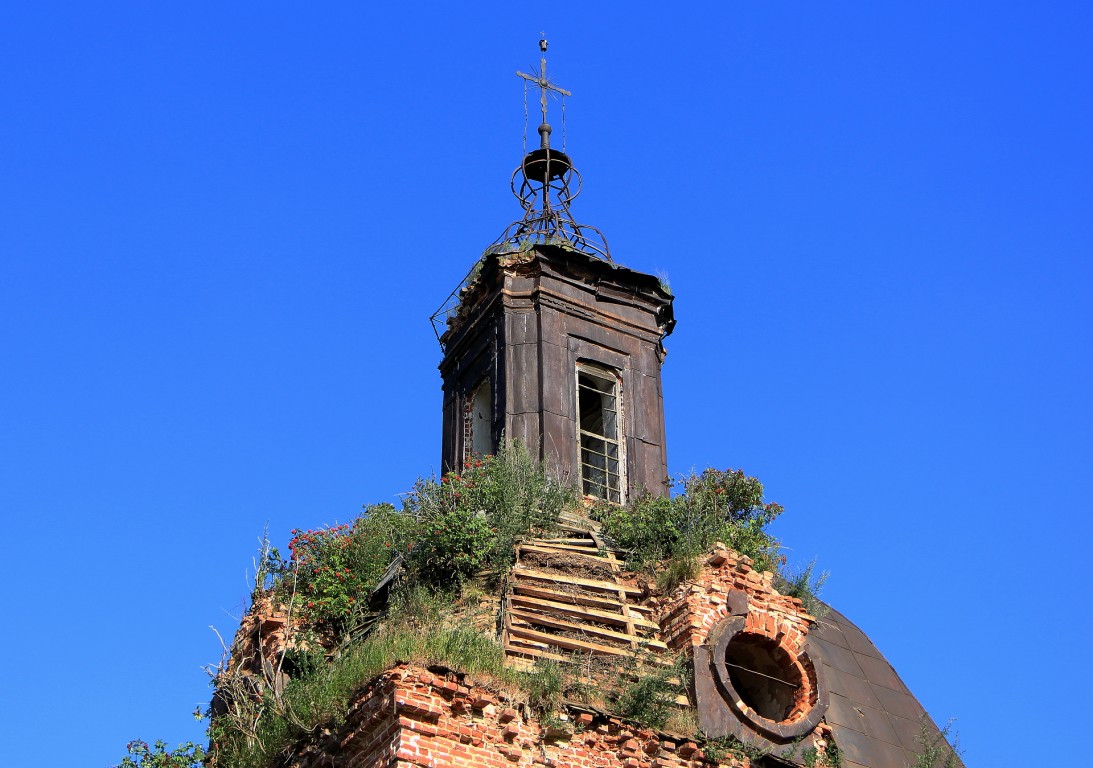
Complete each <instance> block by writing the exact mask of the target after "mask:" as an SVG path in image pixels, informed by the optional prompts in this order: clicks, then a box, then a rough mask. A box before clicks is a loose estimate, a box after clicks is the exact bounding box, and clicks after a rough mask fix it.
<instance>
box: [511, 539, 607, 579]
mask: <svg viewBox="0 0 1093 768" xmlns="http://www.w3.org/2000/svg"><path fill="white" fill-rule="evenodd" d="M516 550H517V552H533V553H535V554H540V555H562V556H565V557H579V558H580V559H582V560H591V561H592V562H593V563H595V564H596V565H598V566H600V567H607V568H608V569H610V570H611V571H612V572H617V571H618V570H619V564H618V562H617V561H616V560H615V559H614V558H606V557H598V556H596V555H588V554H585V553H584V552H574V551H573V550H571V549H563V548H561V547H547V546H536V545H534V544H520V545H518V546H517V547H516Z"/></svg>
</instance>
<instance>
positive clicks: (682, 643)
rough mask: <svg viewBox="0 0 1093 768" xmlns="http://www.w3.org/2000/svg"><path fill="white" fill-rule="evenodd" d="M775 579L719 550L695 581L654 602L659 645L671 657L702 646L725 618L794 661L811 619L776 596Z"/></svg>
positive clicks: (741, 558) (792, 601)
mask: <svg viewBox="0 0 1093 768" xmlns="http://www.w3.org/2000/svg"><path fill="white" fill-rule="evenodd" d="M773 580H774V574H773V573H772V572H770V571H766V572H760V571H756V570H754V569H753V568H752V561H751V558H749V557H746V556H744V555H739V554H737V553H736V552H734V551H732V550H731V549H728V548H725V547H719V548H717V549H715V550H714V552H713V554H712V555H710V556H709V557H708V558H707V560H706V563H705V565H704V567H703V568H702V570H701V572H700V573H699V574H698V576H697V578H696V579H695V580H694V581H690V582H687V583H685V584H683V585H681V586H679V587H678V588H677V589H676V590H675V591H674V592H672V593H671V594H669V595H665V596H662V597H657V598H654V599H653V600H652V601H650V602H651V604H653V605H655V606H656V607H657V609H658V610H657V613H656V621H657V623H659V624H660V636H661V639H662V640H664V642H665V643H667V645H668V647H669V648H671V649H672V650H675V651H681V652H687V651H688V650H689V649H690V648H691V647H694V646H696V645H702V644H703V643H705V642H706V639H707V638H708V637H709V634H710V631H711V630H712V629H713V628H714V627H715V626H717V624H718V623H720V622H721V621H722V620H724V619H725V618H727V617H729V616H744V617H745V618H744V621H745V629H746V630H747V631H748V632H755V633H756V634H760V635H765V636H767V637H770V638H771V639H774V640H778V641H779V644H780V645H782V646H783V647H785V648H786V650H787V651H790V652H791V653H792V654H793V655H794V656H796V655H798V654H799V653H800V651H801V649H802V647H803V646H804V641H805V635H806V634H808V629H809V626H810V625H811V624H812V623H813V622H814V621H815V619H814V618H813V617H812V616H810V615H809V614H807V613H805V612H804V611H803V610H802V608H801V601H800V600H799V599H797V598H795V597H787V596H785V595H780V594H778V592H777V590H775V588H774V584H773Z"/></svg>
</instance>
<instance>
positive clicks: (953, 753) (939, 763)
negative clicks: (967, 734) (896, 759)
mask: <svg viewBox="0 0 1093 768" xmlns="http://www.w3.org/2000/svg"><path fill="white" fill-rule="evenodd" d="M915 741H916V742H917V743H918V747H919V750H918V753H917V754H916V755H915V762H914V763H913V764H912V766H911V768H962V766H963V765H964V764H963V762H961V760H960V755H961V754H962V753H963V750H962V749H961V748H960V736H959V735H958V734H956V733H955V732H954V731H953V721H952V720H950V721H949V722H947V723H945V727H943V728H941V729H937V728H934V727H933V724H932V723H931V722H930V720H929V718H927V717H926V715H923V716H922V719H921V721H920V722H919V728H918V735H917V736H916V737H915Z"/></svg>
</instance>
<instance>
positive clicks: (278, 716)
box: [121, 443, 815, 768]
mask: <svg viewBox="0 0 1093 768" xmlns="http://www.w3.org/2000/svg"><path fill="white" fill-rule="evenodd" d="M680 491H681V492H680V493H678V494H676V495H674V496H672V497H671V498H663V497H657V496H651V495H645V496H642V497H640V498H638V499H636V500H634V501H633V502H632V503H630V504H627V505H609V504H592V505H591V507H590V508H588V505H587V503H586V502H583V501H582V499H580V497H579V496H578V494H577V493H576V492H575V491H574V490H572V489H570V488H567V487H565V486H564V485H562V484H560V483H559V482H558V481H556V480H555V479H553V478H552V477H551V476H550V475H549V473H547V472H546V470H545V469H544V467H543V466H542V465H541V464H540V463H538V462H536V461H534V460H532V459H531V458H530V457H529V456H528V454H527V452H526V450H525V449H524V448H523V447H522V446H520V445H519V444H516V443H513V444H509V445H506V446H505V447H504V448H503V449H502V450H501V451H499V452H498V454H497V455H496V456H484V457H478V458H475V459H474V460H473V461H471V462H468V463H467V464H466V465H465V466H464V467H463V469H462V470H461V471H459V472H450V473H448V474H447V475H445V476H444V477H442V478H440V479H439V480H438V479H436V478H428V479H422V480H419V481H418V482H417V483H416V484H415V485H414V488H413V491H412V493H410V494H409V495H408V497H407V498H406V499H405V501H404V503H403V507H402V509H396V508H395V507H394V506H392V505H390V504H377V505H370V506H366V507H365V508H364V510H363V511H362V513H361V514H360V516H358V517H357V518H356V519H355V520H353V521H352V522H349V523H346V524H344V525H336V526H332V527H329V528H323V529H319V530H309V531H300V530H294V531H292V539H291V540H290V542H289V545H288V556H287V557H284V556H282V554H281V553H280V552H279V551H278V550H277V549H276V548H274V547H272V546H270V545H269V542H268V540H267V541H264V542H263V546H262V550H261V552H260V557H259V567H258V573H257V576H256V582H255V590H254V594H253V601H254V603H255V604H256V605H257V604H259V603H261V604H262V605H263V606H264V607H265V608H266V609H268V610H271V611H273V610H276V611H279V612H281V613H283V614H284V615H286V616H287V618H288V621H287V623H286V625H285V626H286V627H287V630H286V631H288V632H289V633H290V634H291V636H292V639H291V641H290V642H289V643H288V651H286V652H285V653H284V654H282V655H281V657H280V660H279V661H278V667H277V668H276V669H263V670H261V673H260V674H251V675H240V674H238V673H237V668H238V663H237V662H238V660H233V659H232V658H231V657H230V656H227V655H226V656H225V659H224V660H223V661H222V662H221V664H219V665H217V666H215V667H214V668H212V669H211V670H210V672H211V674H212V675H213V683H214V685H215V686H216V688H217V694H216V697H215V700H214V707H213V708H211V709H210V710H209V711H208V712H206V713H204V715H205V716H206V717H208V718H209V719H210V726H209V731H208V733H209V739H210V742H209V747H208V752H207V754H206V753H205V751H204V750H202V749H201V748H200V747H195V746H194V745H192V744H187V745H182V746H181V747H179V748H178V749H177V750H175V751H169V750H167V749H166V746H165V745H162V744H157V745H156V748H155V749H153V748H149V747H148V745H147V744H145V743H144V742H133V743H131V744H130V745H129V756H128V757H126V758H125V759H124V761H123V762H122V764H121V765H122V766H123V768H145V766H155V768H190V766H196V765H216V766H230V767H231V768H262V767H263V766H272V765H276V764H277V763H278V762H279V760H280V759H281V756H283V755H284V753H285V750H287V749H289V748H290V747H291V745H292V744H294V743H296V742H298V741H299V740H300V739H301V737H303V736H305V735H306V734H309V733H314V732H315V730H316V728H319V727H331V728H333V727H337V725H338V724H339V721H340V719H341V718H344V716H345V714H346V709H347V705H348V702H349V700H350V697H351V695H352V694H353V693H354V691H356V690H358V689H359V688H360V687H361V686H363V685H365V684H366V683H367V682H368V681H369V680H371V679H373V678H374V677H375V676H376V675H377V674H379V673H381V672H383V671H385V670H386V669H389V668H390V667H391V666H393V665H394V664H395V663H396V661H403V662H417V663H421V664H426V665H428V664H439V665H443V666H445V667H448V668H450V669H455V670H459V671H461V672H465V673H469V674H474V675H475V676H476V678H478V679H482V680H485V681H487V682H488V683H489V684H490V685H492V686H495V687H496V688H497V689H498V690H502V691H504V692H506V693H507V694H508V695H509V696H511V697H514V698H516V699H518V700H521V701H524V702H526V704H527V705H528V706H529V707H531V708H532V709H533V710H534V711H535V712H536V713H537V714H538V715H539V716H540V717H541V718H542V719H543V721H544V722H552V719H553V718H554V717H555V716H556V712H557V708H558V706H559V704H560V702H561V701H562V700H563V699H568V700H575V701H581V700H586V701H591V700H594V701H595V704H596V705H597V706H598V707H600V708H607V709H608V710H609V711H612V712H615V713H616V714H618V715H620V716H622V717H624V718H628V719H631V720H633V721H635V722H637V723H639V724H643V725H647V726H650V727H654V728H664V727H665V726H666V725H669V726H672V727H673V728H674V729H675V730H681V731H683V730H690V731H692V732H693V731H694V723H693V720H691V721H687V719H686V716H684V717H683V719H682V720H681V719H679V717H678V714H679V712H678V708H676V707H675V706H674V705H673V702H674V700H675V697H676V696H677V694H678V693H680V692H681V690H682V688H683V686H685V684H686V678H685V673H684V670H683V668H682V666H681V665H676V666H669V667H657V668H654V667H652V666H651V665H647V664H642V659H641V658H640V656H641V652H639V653H637V654H635V657H634V659H632V661H631V663H630V665H629V669H627V670H624V674H620V675H617V677H618V678H619V679H621V680H623V683H621V684H620V685H618V686H617V687H616V688H614V689H611V690H592V688H593V687H592V686H588V685H587V684H586V682H582V676H581V673H580V672H579V671H577V670H575V669H571V668H570V666H569V665H558V664H554V663H549V664H539V665H537V666H536V667H535V668H534V669H532V670H531V671H518V670H515V669H513V668H511V667H507V666H505V664H504V661H505V659H504V651H503V649H502V647H501V645H500V644H499V643H498V642H497V640H496V639H495V638H494V636H493V635H494V633H492V632H490V631H483V629H482V628H483V627H491V628H492V626H493V624H492V623H491V622H492V618H491V616H489V615H484V614H488V613H490V612H495V611H496V604H491V603H490V602H489V600H483V599H481V598H484V597H487V596H490V595H496V594H497V592H498V589H497V587H498V585H499V583H500V581H501V580H502V579H503V577H504V575H505V574H506V573H507V571H508V569H509V568H510V567H511V566H512V564H513V560H514V551H515V545H516V544H517V543H518V542H520V541H522V540H526V539H528V538H533V537H537V536H543V535H547V534H549V532H550V531H551V529H552V528H553V527H554V526H555V525H556V521H557V520H558V517H559V515H560V514H561V513H562V512H563V511H564V510H567V509H570V510H576V509H580V510H581V511H582V513H586V514H590V515H591V517H592V518H594V519H596V520H598V521H599V523H600V525H601V526H602V533H603V535H604V537H605V538H606V539H607V540H609V542H610V544H611V545H612V547H614V548H616V549H617V550H618V551H619V552H620V553H622V554H623V556H624V557H625V558H626V559H627V563H628V566H629V567H630V568H632V569H634V570H640V571H643V572H645V573H646V574H647V575H649V576H651V577H655V578H656V580H657V583H658V584H659V585H660V586H661V588H663V589H670V588H672V587H673V586H674V585H675V584H677V583H679V582H681V581H685V580H687V579H689V578H691V577H692V576H694V575H695V574H696V573H697V569H698V567H699V563H700V560H699V556H700V555H701V554H702V553H704V552H707V551H709V549H710V547H711V546H712V545H713V544H714V543H715V542H723V543H725V544H727V545H728V546H729V547H731V548H733V549H735V550H736V551H738V552H739V553H741V554H743V555H746V556H748V557H750V558H751V559H752V560H753V562H754V564H755V567H756V568H757V569H761V570H776V569H777V566H779V565H782V564H784V558H782V557H781V556H780V555H779V554H778V545H777V542H776V541H775V540H774V539H773V538H772V537H771V536H770V534H769V533H767V531H766V526H767V525H768V524H769V523H770V522H771V521H772V520H774V519H775V518H776V517H777V516H778V515H779V514H780V513H781V512H782V507H781V506H779V505H777V504H774V503H767V502H764V501H763V486H762V484H761V483H760V482H759V481H758V480H757V479H755V478H753V477H749V476H747V475H746V474H745V473H744V472H743V471H741V470H712V469H708V470H706V471H704V472H702V473H701V474H693V475H691V476H689V477H687V478H685V479H684V480H683V481H682V482H681V484H680ZM586 509H587V512H585V510H586ZM399 559H400V560H401V565H402V567H401V569H400V574H401V575H400V576H399V577H398V579H397V580H395V581H394V582H393V583H392V584H391V589H390V593H389V597H388V599H387V600H386V606H385V608H383V620H382V621H378V622H377V621H376V619H377V618H378V612H377V607H376V606H375V605H369V603H368V597H369V595H370V593H371V592H372V591H373V589H374V588H375V587H376V586H377V584H378V583H379V582H380V580H381V578H382V577H383V576H384V574H385V573H388V574H390V571H389V566H391V565H392V563H393V562H395V561H396V560H399ZM810 574H811V570H809V571H807V572H806V574H805V575H804V577H803V579H802V578H800V576H799V575H798V577H797V578H796V579H794V578H793V577H790V578H789V579H787V580H786V581H785V583H787V584H790V585H796V586H795V588H797V589H798V590H799V591H804V592H807V591H808V588H809V586H810V583H811V584H814V583H815V581H812V582H810ZM798 596H800V595H798ZM673 717H676V720H675V721H674V722H673V721H672V718H673ZM134 745H136V746H135V750H136V751H134ZM157 750H158V751H157Z"/></svg>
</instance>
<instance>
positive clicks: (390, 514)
mask: <svg viewBox="0 0 1093 768" xmlns="http://www.w3.org/2000/svg"><path fill="white" fill-rule="evenodd" d="M413 536H414V521H413V520H412V519H411V518H409V517H408V516H406V515H403V514H400V513H399V512H397V511H396V510H395V508H394V507H392V506H391V505H390V504H375V505H372V506H369V507H366V508H365V510H364V512H363V513H362V514H361V515H360V517H358V518H357V519H356V520H354V521H353V522H352V523H347V524H345V525H338V526H334V527H332V528H321V529H318V530H309V531H299V530H293V531H292V540H291V541H290V542H289V545H288V547H289V550H290V551H291V553H292V556H291V559H290V560H289V562H288V563H286V564H284V565H283V567H282V569H281V577H280V579H279V581H278V584H277V588H276V589H277V594H278V597H279V598H280V599H281V600H282V601H283V602H286V603H288V602H289V601H292V603H293V608H294V609H295V610H298V611H299V614H300V615H301V616H302V617H303V618H304V621H305V622H307V623H308V624H311V625H315V626H325V627H330V628H333V629H340V628H342V627H344V626H346V625H347V624H348V623H350V619H351V617H353V616H354V615H355V614H358V613H360V612H361V611H363V610H364V606H362V605H361V603H360V601H361V600H362V599H363V597H365V596H367V595H368V593H369V592H370V591H371V589H372V588H373V587H374V586H375V585H376V582H377V581H378V580H379V578H380V576H381V575H383V572H384V570H386V568H387V566H388V565H390V563H391V560H392V558H393V557H394V556H395V553H396V552H399V551H405V550H406V549H407V547H409V546H410V544H411V541H412V539H413Z"/></svg>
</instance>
